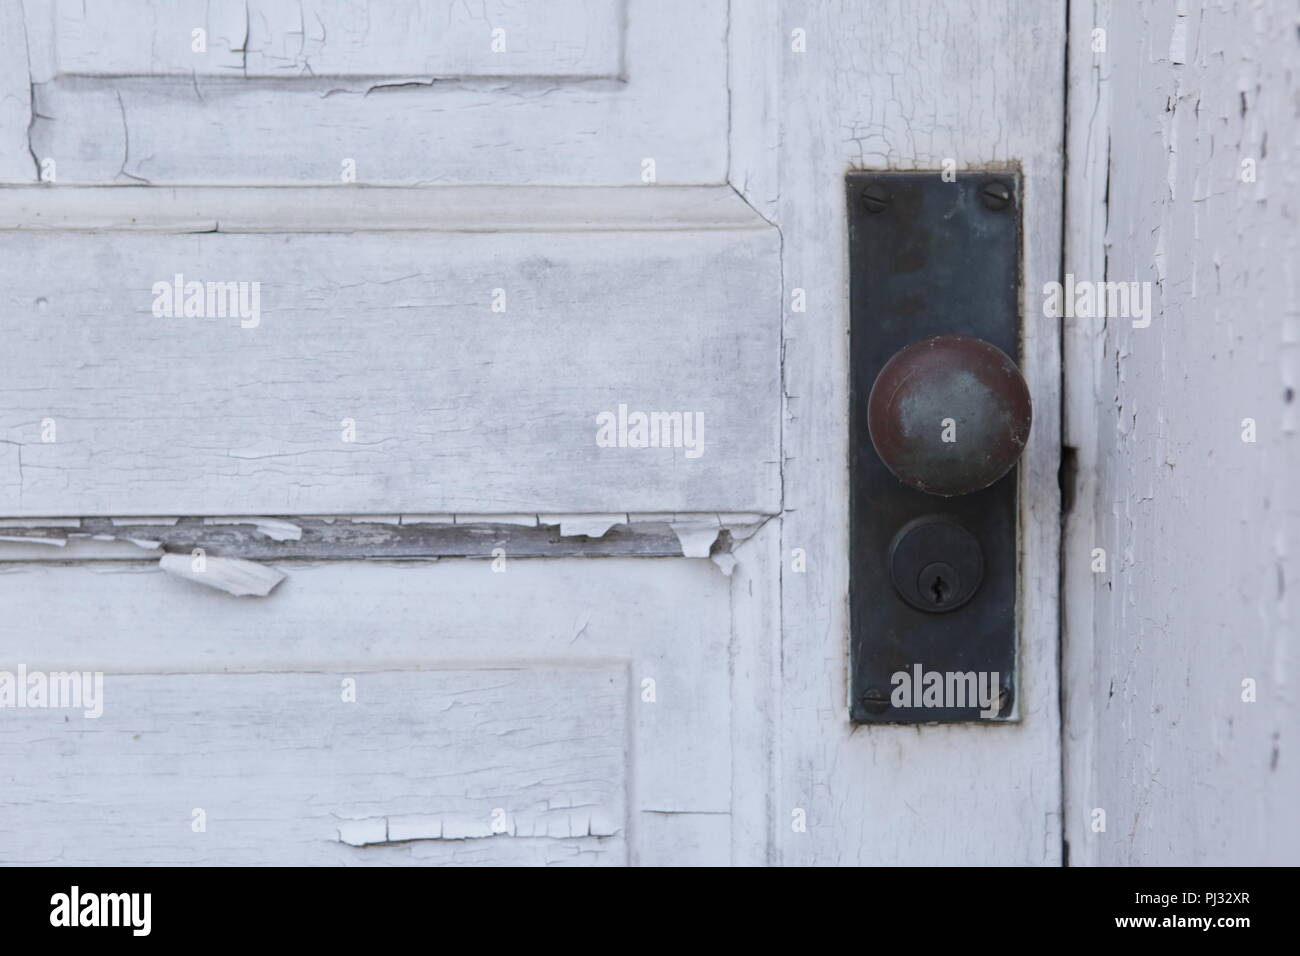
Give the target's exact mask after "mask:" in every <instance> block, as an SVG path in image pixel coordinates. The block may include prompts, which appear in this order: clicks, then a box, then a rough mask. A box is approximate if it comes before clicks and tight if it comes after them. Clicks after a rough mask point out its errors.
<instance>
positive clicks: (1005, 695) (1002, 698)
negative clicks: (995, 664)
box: [998, 687, 1011, 714]
mask: <svg viewBox="0 0 1300 956" xmlns="http://www.w3.org/2000/svg"><path fill="white" fill-rule="evenodd" d="M1010 706H1011V688H1010V687H1003V688H1002V690H1001V692H1000V693H999V694H998V713H999V714H1000V713H1002V712H1003V711H1004V710H1007V709H1008V708H1009V707H1010Z"/></svg>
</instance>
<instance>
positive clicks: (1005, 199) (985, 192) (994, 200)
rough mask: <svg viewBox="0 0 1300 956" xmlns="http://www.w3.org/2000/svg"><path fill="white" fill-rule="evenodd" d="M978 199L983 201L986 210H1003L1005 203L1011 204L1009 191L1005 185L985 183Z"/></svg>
mask: <svg viewBox="0 0 1300 956" xmlns="http://www.w3.org/2000/svg"><path fill="white" fill-rule="evenodd" d="M980 199H982V200H984V206H985V208H986V209H993V210H998V209H1005V208H1007V203H1009V202H1011V190H1010V189H1008V188H1007V184H1006V183H998V182H993V183H985V184H984V188H983V189H981V190H980Z"/></svg>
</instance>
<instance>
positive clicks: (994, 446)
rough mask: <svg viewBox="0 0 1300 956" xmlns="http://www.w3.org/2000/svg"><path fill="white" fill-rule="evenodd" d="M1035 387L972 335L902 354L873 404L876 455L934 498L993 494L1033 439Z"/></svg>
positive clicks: (879, 383) (883, 375)
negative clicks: (1031, 388)
mask: <svg viewBox="0 0 1300 956" xmlns="http://www.w3.org/2000/svg"><path fill="white" fill-rule="evenodd" d="M1031 418H1032V409H1031V406H1030V401H1029V387H1028V386H1027V385H1026V384H1025V379H1024V377H1023V376H1022V375H1021V374H1020V369H1018V368H1017V367H1016V363H1015V362H1013V361H1012V360H1011V359H1010V358H1009V357H1008V356H1007V354H1006V353H1005V352H1003V351H1002V350H1001V349H999V348H997V347H996V346H994V345H990V344H989V343H988V342H985V341H984V340H983V339H977V338H973V337H972V336H968V335H936V336H932V337H931V338H928V339H923V340H921V341H920V342H913V343H912V344H911V345H909V346H907V347H905V348H903V349H901V350H899V351H898V352H897V353H895V355H894V357H893V358H891V359H890V360H889V361H888V362H886V363H885V367H884V368H883V369H881V370H880V374H879V375H877V376H876V381H875V384H874V385H872V387H871V396H870V398H868V399H867V428H868V430H869V431H870V433H871V443H872V444H873V445H875V446H876V452H877V453H878V454H879V455H880V459H881V461H883V462H884V463H885V467H887V468H888V469H889V470H890V471H891V472H893V474H894V476H895V477H896V478H898V480H899V481H901V482H903V483H904V484H907V485H911V486H912V487H913V488H916V489H918V490H920V491H924V492H928V493H929V494H932V495H944V496H945V497H951V496H952V495H965V494H970V493H971V492H973V491H979V490H980V489H981V488H987V487H988V486H989V485H991V484H993V482H995V481H997V480H998V479H999V478H1001V477H1002V476H1003V475H1005V474H1006V473H1007V472H1008V471H1010V470H1011V466H1012V465H1014V464H1015V463H1016V461H1017V459H1019V458H1020V453H1021V452H1023V451H1024V450H1025V442H1026V441H1027V440H1028V439H1029V425H1030V421H1031Z"/></svg>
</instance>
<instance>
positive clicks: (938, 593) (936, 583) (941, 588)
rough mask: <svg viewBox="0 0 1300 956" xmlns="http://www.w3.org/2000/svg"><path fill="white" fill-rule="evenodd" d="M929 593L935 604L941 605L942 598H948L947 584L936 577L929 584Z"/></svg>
mask: <svg viewBox="0 0 1300 956" xmlns="http://www.w3.org/2000/svg"><path fill="white" fill-rule="evenodd" d="M930 593H931V594H932V595H934V603H935V604H942V603H943V601H944V598H945V597H947V596H948V582H947V581H945V580H944V579H943V578H942V577H941V576H939V575H936V576H935V579H934V580H933V581H932V582H930Z"/></svg>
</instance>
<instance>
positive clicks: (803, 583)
mask: <svg viewBox="0 0 1300 956" xmlns="http://www.w3.org/2000/svg"><path fill="white" fill-rule="evenodd" d="M754 6H761V7H762V10H761V11H755V10H754V9H753V7H754ZM1064 8H1065V4H1064V3H1061V2H1057V3H1043V2H1037V0H1036V2H1019V3H1010V4H1004V3H980V4H973V5H953V4H949V3H943V2H939V0H934V2H916V0H908V2H901V0H900V2H887V3H879V4H873V5H872V8H871V10H870V11H869V12H868V11H865V10H864V9H863V8H862V6H861V5H859V4H852V3H811V2H807V3H805V2H793V3H791V2H787V3H781V4H776V3H765V4H760V5H748V4H747V5H745V11H746V12H745V15H746V16H748V17H758V18H759V20H760V21H761V22H762V23H763V24H764V26H763V27H762V28H761V29H758V28H746V29H743V30H736V31H733V33H732V35H731V37H732V42H733V44H737V43H740V44H751V45H752V44H755V43H757V44H758V45H759V51H758V53H755V52H754V51H753V50H751V49H746V50H745V51H744V52H743V53H736V54H734V56H735V58H736V60H737V62H745V63H749V64H753V66H752V67H751V69H752V70H753V71H755V72H758V73H760V74H761V75H764V76H772V77H776V78H777V79H776V80H775V84H776V86H775V90H774V89H773V87H772V85H771V84H770V83H766V84H765V83H762V82H758V83H755V84H752V85H750V84H745V83H740V84H737V83H734V82H733V85H732V94H733V110H734V114H733V115H735V116H736V117H737V119H738V122H736V123H735V124H734V125H733V134H734V138H733V142H732V169H733V177H737V176H738V177H740V178H741V180H743V183H744V184H745V188H746V191H747V194H749V195H751V196H753V197H754V201H755V203H756V204H757V205H759V206H760V208H764V209H765V210H766V208H767V204H768V203H769V202H770V203H772V204H773V207H774V221H775V222H776V223H777V225H778V226H779V227H780V229H781V234H782V239H783V242H782V249H783V275H784V286H783V298H784V302H785V306H786V318H785V323H784V325H785V352H784V355H785V363H784V392H785V396H786V414H785V422H786V426H785V430H784V438H783V459H784V463H785V464H784V469H783V478H784V512H783V515H782V548H781V560H782V565H783V568H782V572H781V582H782V594H783V598H782V649H781V668H780V673H781V690H780V693H781V705H780V707H779V710H778V712H779V713H780V715H781V719H780V728H779V737H778V755H779V757H778V759H779V763H778V767H779V769H778V771H777V785H778V787H779V790H778V796H777V798H776V801H775V807H774V812H773V820H774V826H775V827H776V837H777V847H778V853H779V859H781V860H783V861H784V862H786V863H792V864H794V863H798V864H833V863H843V864H863V863H872V864H900V863H903V864H912V865H915V864H925V863H948V864H952V863H981V864H988V863H1019V864H1025V863H1035V864H1054V863H1057V862H1058V861H1059V859H1060V855H1061V839H1060V765H1059V759H1058V757H1059V739H1058V734H1059V721H1058V712H1057V711H1058V701H1057V676H1056V648H1057V567H1058V561H1057V534H1058V521H1059V510H1058V500H1057V499H1058V494H1057V481H1056V473H1057V458H1058V449H1059V402H1060V391H1059V375H1060V365H1059V347H1060V337H1059V331H1058V329H1057V328H1056V326H1055V324H1054V323H1052V322H1045V321H1044V320H1043V319H1042V317H1041V311H1040V310H1041V297H1040V295H1039V294H1038V293H1037V291H1036V290H1038V289H1041V287H1042V284H1043V282H1044V281H1046V280H1047V279H1049V278H1054V277H1055V276H1056V275H1057V272H1058V265H1059V237H1060V221H1061V220H1060V212H1061V210H1060V189H1061V176H1062V168H1061V165H1062V164H1061V135H1062V127H1063V118H1062V102H1063V89H1062V73H1063V71H1062V68H1061V55H1062V51H1063V49H1064V36H1065V22H1064ZM796 30H799V31H802V34H803V37H804V39H805V42H806V50H807V52H804V53H800V52H795V50H794V49H792V44H793V43H794V42H795V41H796V39H797V38H796V37H795V36H794V31H796ZM946 158H951V159H953V160H954V162H955V163H956V168H957V169H958V170H961V169H963V168H967V167H981V166H990V165H998V166H1001V165H1002V164H1006V163H1010V162H1019V163H1020V164H1021V166H1022V168H1023V170H1024V177H1025V180H1024V181H1025V204H1026V210H1027V211H1026V215H1025V222H1024V230H1025V231H1024V248H1025V260H1024V263H1023V266H1024V279H1025V284H1024V290H1025V291H1024V305H1023V308H1024V353H1025V360H1024V362H1023V364H1022V369H1023V371H1024V373H1025V376H1026V378H1027V380H1028V381H1029V384H1030V389H1031V393H1032V396H1033V402H1034V428H1033V432H1032V434H1031V436H1030V440H1029V446H1028V449H1027V451H1026V455H1025V458H1024V459H1023V463H1022V467H1021V469H1020V471H1021V476H1022V489H1021V494H1022V514H1021V521H1020V525H1021V534H1022V540H1021V556H1020V566H1021V569H1022V577H1021V582H1020V594H1021V608H1020V612H1021V624H1020V627H1021V638H1020V640H1021V648H1020V653H1021V656H1020V676H1021V684H1020V701H1021V705H1022V710H1021V722H1020V723H1019V724H1017V725H1015V726H999V727H987V726H945V727H921V728H919V729H913V728H905V727H896V726H882V727H871V728H865V727H858V728H856V729H855V728H854V727H852V726H851V725H850V724H849V722H848V713H847V710H846V704H847V686H848V682H847V668H846V665H847V658H848V633H847V631H848V621H847V613H846V611H847V602H846V596H847V587H848V567H849V557H850V556H849V554H848V541H847V535H846V528H847V526H848V521H847V514H846V509H847V503H848V489H847V476H848V471H847V464H846V461H847V442H849V441H866V440H867V438H866V436H850V435H848V434H847V433H846V432H845V429H844V422H845V419H846V409H847V391H846V390H847V382H848V374H847V337H846V330H847V327H848V298H847V288H848V283H847V276H846V273H845V268H846V263H845V249H846V246H847V240H846V229H845V218H844V208H843V203H844V198H843V192H842V190H841V188H840V184H841V183H842V182H843V177H844V173H845V172H846V171H847V170H849V169H851V168H899V169H934V170H936V175H937V174H938V172H937V171H938V170H940V169H941V168H942V165H943V161H944V160H945V159H946ZM959 175H960V172H959ZM733 181H737V180H736V179H733ZM774 197H775V198H774ZM954 255H960V250H954ZM795 289H802V290H804V291H805V294H806V302H807V311H806V312H798V313H796V312H791V311H790V305H791V301H792V300H791V297H792V293H793V291H794V290H795ZM795 549H799V550H800V552H801V553H802V555H803V556H804V557H803V558H802V561H803V562H806V571H802V572H801V571H799V570H798V569H797V568H798V566H800V565H797V564H795V563H794V562H796V561H799V560H801V559H799V558H798V557H797V556H796V555H795V554H794V552H795ZM795 811H802V812H803V813H804V814H806V818H807V832H798V831H797V830H796V828H795V827H794V826H793V825H792V824H794V823H795V822H796V821H795V820H794V819H792V814H793V813H794V812H795Z"/></svg>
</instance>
